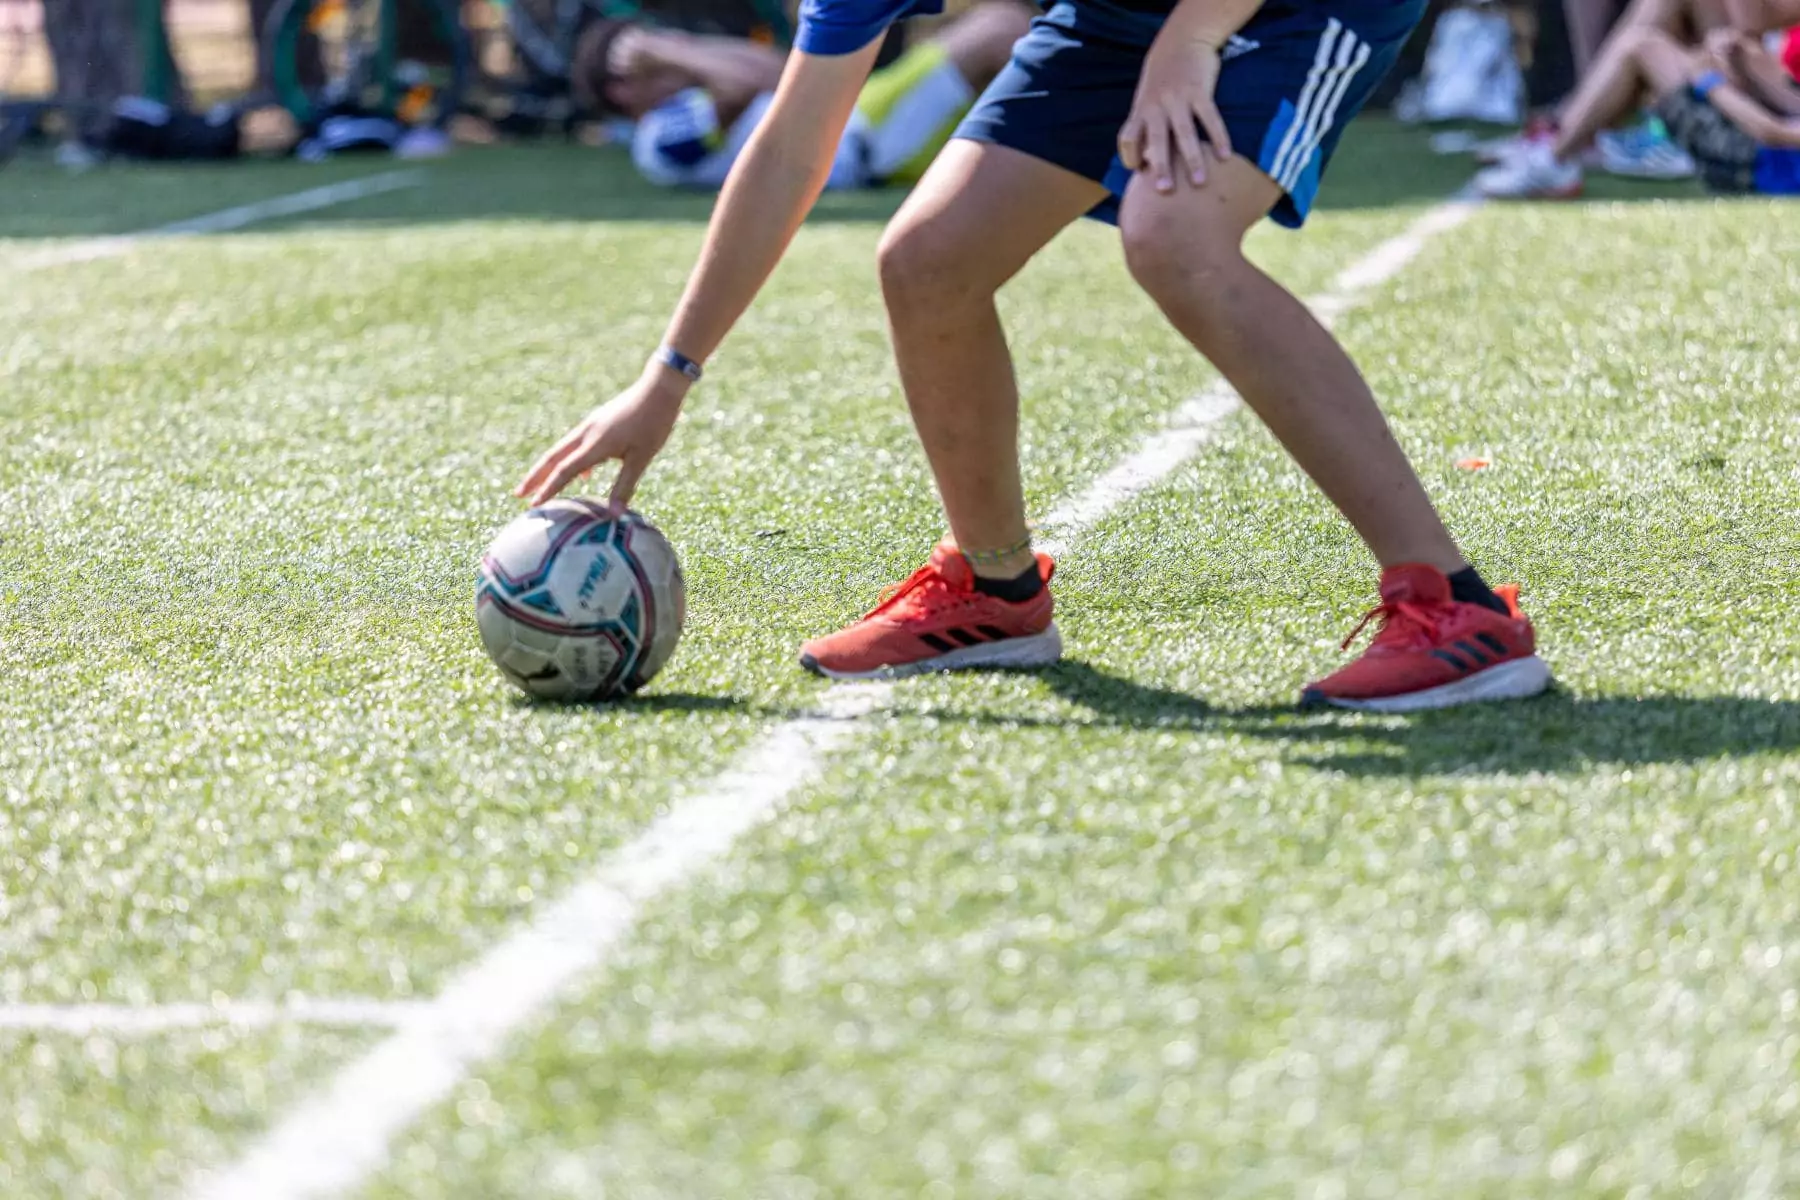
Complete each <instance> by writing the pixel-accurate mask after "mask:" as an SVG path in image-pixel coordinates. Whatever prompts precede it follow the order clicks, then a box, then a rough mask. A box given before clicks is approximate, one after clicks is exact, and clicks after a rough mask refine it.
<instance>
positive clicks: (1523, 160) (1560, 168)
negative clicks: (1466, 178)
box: [1475, 140, 1581, 200]
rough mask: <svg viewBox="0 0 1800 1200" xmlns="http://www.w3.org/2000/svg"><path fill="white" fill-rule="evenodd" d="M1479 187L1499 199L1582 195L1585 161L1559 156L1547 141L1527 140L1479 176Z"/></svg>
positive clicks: (1477, 180) (1572, 197) (1568, 197)
mask: <svg viewBox="0 0 1800 1200" xmlns="http://www.w3.org/2000/svg"><path fill="white" fill-rule="evenodd" d="M1475 189H1476V190H1477V191H1479V192H1480V193H1481V194H1482V195H1483V196H1488V197H1490V198H1493V199H1496V200H1500V199H1505V200H1573V199H1574V198H1575V197H1577V196H1579V195H1581V165H1580V164H1579V163H1572V162H1562V161H1560V160H1558V159H1557V157H1556V153H1555V151H1553V150H1552V149H1551V147H1550V143H1549V142H1547V141H1542V140H1539V141H1533V142H1527V143H1525V145H1523V146H1522V147H1520V149H1519V150H1518V152H1517V153H1515V154H1512V155H1510V156H1508V157H1507V158H1506V159H1505V160H1504V161H1502V162H1501V163H1499V164H1498V165H1496V166H1492V167H1489V168H1488V169H1487V170H1485V171H1483V172H1481V174H1479V175H1477V176H1475Z"/></svg>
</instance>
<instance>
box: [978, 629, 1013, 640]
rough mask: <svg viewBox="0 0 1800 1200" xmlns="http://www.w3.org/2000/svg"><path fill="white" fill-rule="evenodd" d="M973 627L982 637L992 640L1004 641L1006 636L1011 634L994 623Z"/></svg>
mask: <svg viewBox="0 0 1800 1200" xmlns="http://www.w3.org/2000/svg"><path fill="white" fill-rule="evenodd" d="M975 628H976V629H977V630H978V631H979V632H980V633H981V635H982V636H983V637H985V638H987V639H988V640H989V641H992V642H1004V641H1005V640H1006V639H1007V638H1009V637H1011V636H1012V634H1010V633H1008V632H1006V630H1004V629H1001V628H999V627H998V626H995V625H977V626H976V627H975Z"/></svg>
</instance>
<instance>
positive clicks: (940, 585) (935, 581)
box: [863, 564, 961, 621]
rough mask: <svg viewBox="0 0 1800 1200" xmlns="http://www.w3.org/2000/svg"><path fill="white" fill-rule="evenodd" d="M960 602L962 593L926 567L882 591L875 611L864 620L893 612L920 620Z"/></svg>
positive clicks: (929, 566)
mask: <svg viewBox="0 0 1800 1200" xmlns="http://www.w3.org/2000/svg"><path fill="white" fill-rule="evenodd" d="M960 598H961V593H960V592H959V591H957V590H956V589H955V588H953V587H951V586H950V581H949V580H947V579H945V578H944V576H943V573H942V572H940V571H939V570H938V569H937V568H936V567H934V566H932V565H930V564H926V565H925V566H923V567H920V568H919V569H918V570H916V571H914V572H913V573H912V574H911V575H908V576H907V577H906V578H905V579H903V580H901V581H900V582H899V583H892V584H889V585H888V586H887V587H885V588H883V589H881V595H880V597H879V598H878V599H877V601H876V604H875V607H874V608H872V609H870V610H869V613H868V615H867V616H865V617H864V618H863V619H864V620H865V621H866V620H868V618H869V617H872V616H875V615H876V614H877V613H881V612H887V611H890V610H891V611H892V612H894V613H895V614H897V615H906V616H921V615H924V614H925V613H929V612H931V611H932V610H933V609H940V608H946V607H948V606H949V605H951V604H952V603H954V602H955V601H957V600H959V599H960Z"/></svg>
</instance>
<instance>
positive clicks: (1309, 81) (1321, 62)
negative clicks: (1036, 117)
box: [1268, 17, 1344, 182]
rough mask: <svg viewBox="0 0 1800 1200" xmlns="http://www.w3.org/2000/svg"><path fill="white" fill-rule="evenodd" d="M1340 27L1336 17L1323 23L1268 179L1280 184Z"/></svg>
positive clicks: (1329, 60) (1341, 27)
mask: <svg viewBox="0 0 1800 1200" xmlns="http://www.w3.org/2000/svg"><path fill="white" fill-rule="evenodd" d="M1343 28H1344V26H1343V23H1342V22H1341V21H1339V20H1338V19H1337V18H1336V17H1333V18H1331V19H1330V20H1329V21H1327V22H1326V23H1325V32H1324V33H1322V34H1320V35H1319V49H1318V52H1317V53H1315V54H1314V55H1313V65H1312V70H1311V71H1309V72H1307V75H1306V86H1305V87H1304V88H1302V89H1300V103H1299V104H1298V105H1297V106H1296V107H1295V109H1294V119H1293V120H1292V121H1290V122H1289V123H1288V127H1287V132H1286V133H1284V134H1282V135H1281V145H1280V146H1278V147H1277V148H1276V150H1275V157H1274V158H1273V159H1271V160H1270V161H1269V166H1268V172H1269V178H1271V179H1273V180H1275V181H1277V182H1280V180H1281V177H1282V175H1283V174H1284V173H1285V172H1286V169H1287V167H1286V163H1287V159H1288V156H1289V155H1290V154H1291V153H1292V152H1293V149H1294V143H1295V142H1296V141H1297V140H1298V139H1299V137H1300V128H1301V126H1303V125H1304V124H1305V123H1306V114H1307V112H1308V111H1309V110H1310V109H1311V108H1312V105H1313V101H1314V100H1315V99H1316V98H1317V96H1318V93H1319V80H1320V79H1321V78H1323V77H1324V75H1325V71H1326V68H1327V67H1328V66H1329V65H1330V63H1331V50H1332V44H1333V43H1334V42H1336V41H1337V35H1338V33H1339V31H1341V30H1342V29H1343Z"/></svg>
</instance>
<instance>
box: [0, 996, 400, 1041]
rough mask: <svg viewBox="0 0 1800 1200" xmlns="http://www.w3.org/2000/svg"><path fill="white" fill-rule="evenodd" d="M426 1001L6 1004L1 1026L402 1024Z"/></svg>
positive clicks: (108, 1029)
mask: <svg viewBox="0 0 1800 1200" xmlns="http://www.w3.org/2000/svg"><path fill="white" fill-rule="evenodd" d="M422 1005H423V1002H422V1001H414V1000H357V999H301V1000H289V1001H286V1002H283V1003H280V1004H266V1003H259V1002H256V1001H247V1000H245V1001H235V1000H234V1001H227V1002H225V1003H222V1004H142V1005H138V1004H0V1031H5V1030H14V1031H22V1032H25V1033H71V1034H106V1035H113V1036H119V1037H132V1036H142V1035H148V1034H155V1033H166V1032H168V1031H169V1030H172V1029H210V1028H227V1029H266V1028H268V1027H269V1026H271V1025H342V1026H349V1027H353V1028H366V1027H370V1026H375V1027H381V1026H397V1025H399V1024H400V1023H401V1022H402V1020H403V1019H404V1018H406V1017H407V1016H408V1015H409V1014H411V1013H412V1012H413V1011H414V1010H416V1009H418V1008H420V1007H421V1006H422Z"/></svg>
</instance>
